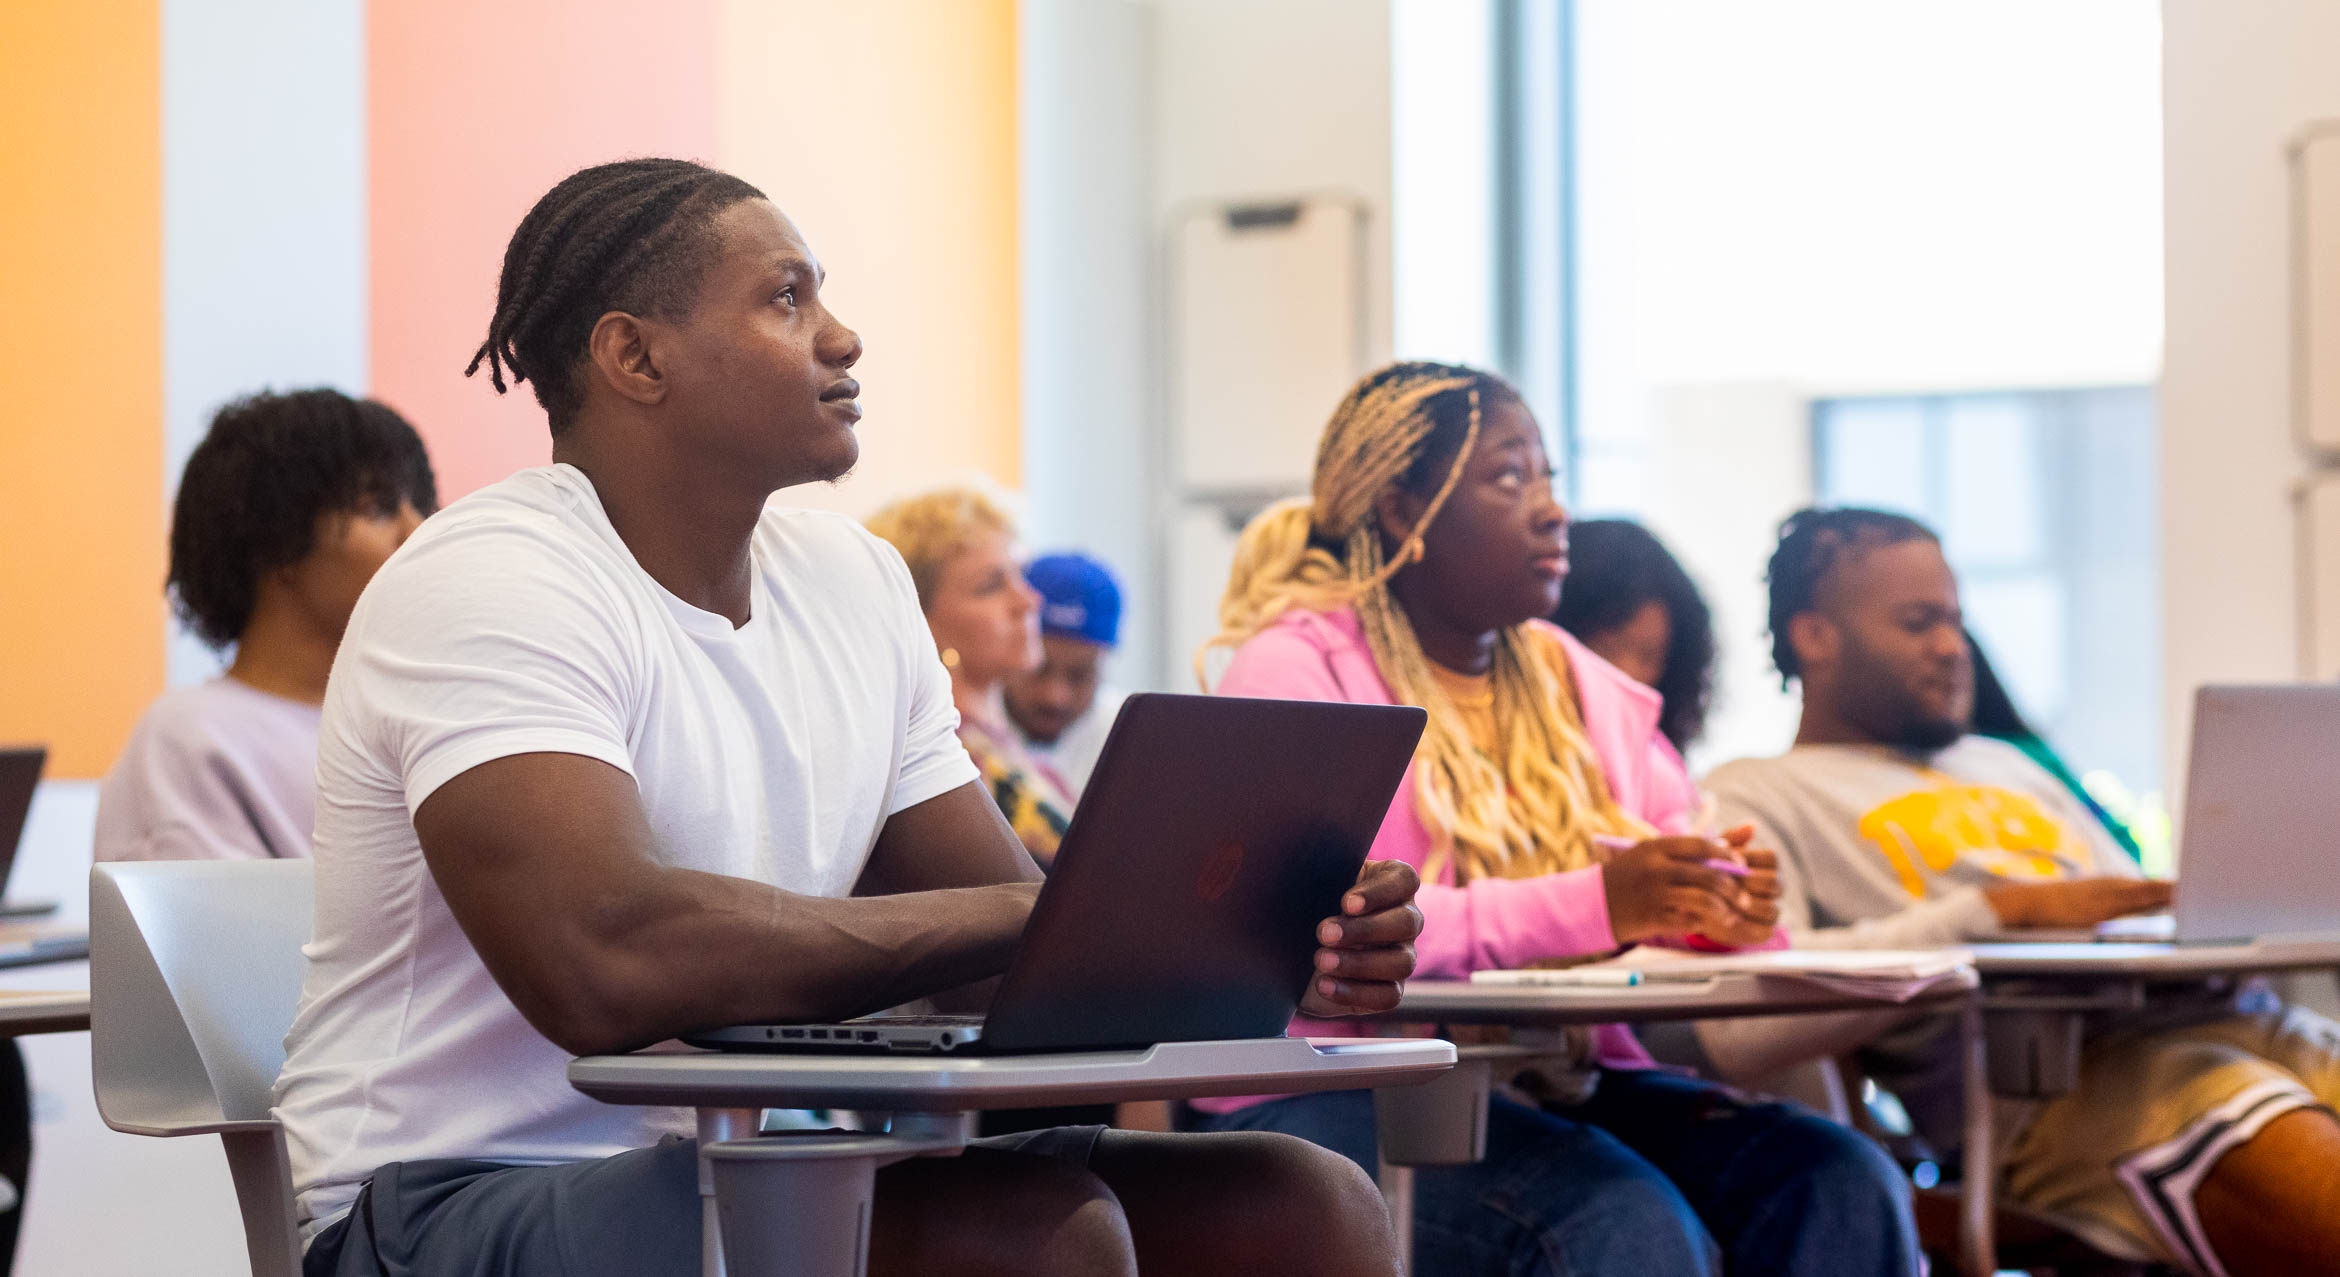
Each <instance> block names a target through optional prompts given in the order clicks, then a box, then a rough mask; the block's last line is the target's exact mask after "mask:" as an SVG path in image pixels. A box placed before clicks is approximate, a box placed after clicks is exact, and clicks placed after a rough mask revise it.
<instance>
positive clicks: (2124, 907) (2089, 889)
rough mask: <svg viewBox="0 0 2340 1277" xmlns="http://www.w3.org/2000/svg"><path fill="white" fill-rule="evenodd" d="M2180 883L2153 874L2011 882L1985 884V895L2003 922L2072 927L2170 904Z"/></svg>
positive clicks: (2005, 924) (2014, 926)
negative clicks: (2150, 876)
mask: <svg viewBox="0 0 2340 1277" xmlns="http://www.w3.org/2000/svg"><path fill="white" fill-rule="evenodd" d="M2176 889H2177V884H2176V883H2174V882H2166V881H2155V880H2153V879H2150V878H2071V879H2066V880H2065V881H2062V882H2009V883H2002V884H2000V885H1998V886H1995V887H1985V888H1983V899H1985V900H1988V901H1990V902H1991V912H1993V913H1996V914H1998V915H1999V925H2000V926H2003V927H2006V928H2008V929H2010V930H2013V929H2017V928H2022V927H2053V928H2059V929H2064V930H2070V929H2073V928H2077V927H2093V926H2095V925H2096V924H2098V923H2100V922H2110V921H2112V920H2113V919H2115V918H2122V917H2127V916H2128V915H2130V914H2132V913H2151V912H2153V911H2154V910H2157V909H2167V908H2169V902H2170V898H2171V897H2172V895H2174V894H2175V892H2176Z"/></svg>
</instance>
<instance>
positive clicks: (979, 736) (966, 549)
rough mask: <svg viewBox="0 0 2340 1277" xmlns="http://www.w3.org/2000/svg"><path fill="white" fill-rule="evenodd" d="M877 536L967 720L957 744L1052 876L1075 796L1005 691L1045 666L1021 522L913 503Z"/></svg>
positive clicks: (930, 497)
mask: <svg viewBox="0 0 2340 1277" xmlns="http://www.w3.org/2000/svg"><path fill="white" fill-rule="evenodd" d="M867 526H868V528H869V530H870V531H871V532H874V533H876V534H877V536H878V538H879V539H880V540H883V541H885V542H887V543H889V544H891V545H892V546H893V547H894V548H895V549H896V550H899V551H900V552H901V554H902V561H903V562H904V563H906V564H908V565H909V567H910V581H911V583H912V584H913V585H915V586H916V587H917V589H918V607H919V610H920V611H922V612H924V613H925V614H926V626H927V629H928V630H929V631H931V632H932V633H933V635H934V645H935V648H936V649H937V650H938V651H939V652H940V653H941V655H942V663H943V666H944V668H946V669H948V670H949V671H950V673H951V702H952V703H953V704H954V705H956V706H957V707H958V711H959V743H960V744H962V745H965V746H966V747H967V754H968V756H969V757H970V758H973V759H974V760H975V766H976V768H977V769H978V770H979V771H981V772H982V774H983V784H984V787H985V788H986V789H988V790H990V791H991V797H992V801H994V802H996V803H998V804H999V810H1000V814H1002V815H1004V816H1006V817H1007V821H1008V825H1009V826H1010V827H1011V828H1013V829H1014V830H1015V831H1016V837H1017V838H1018V839H1019V840H1021V841H1022V842H1023V844H1024V850H1026V851H1029V852H1031V853H1032V859H1034V860H1037V861H1039V862H1040V865H1041V867H1043V868H1046V867H1047V866H1048V865H1049V864H1050V863H1051V862H1053V861H1054V860H1055V859H1056V848H1057V844H1058V843H1060V842H1062V841H1063V839H1064V831H1065V827H1066V825H1067V824H1068V823H1069V822H1070V820H1071V818H1072V808H1073V803H1072V798H1071V797H1070V788H1069V787H1068V786H1067V785H1066V784H1065V783H1064V781H1063V780H1062V779H1060V778H1059V777H1058V776H1057V774H1056V773H1055V771H1054V770H1053V769H1051V768H1050V767H1049V766H1048V765H1047V764H1046V763H1043V762H1041V761H1040V760H1039V759H1036V758H1034V757H1032V755H1031V753H1030V752H1029V751H1027V750H1026V749H1025V748H1024V747H1023V745H1022V743H1021V740H1020V738H1019V737H1018V736H1017V734H1016V731H1015V729H1014V727H1013V726H1012V725H1011V724H1010V722H1009V720H1008V716H1007V707H1006V703H1005V701H1004V700H1003V699H1002V692H1001V688H1002V686H1003V685H1004V684H1005V683H1006V682H1007V679H1008V676H1009V675H1011V674H1020V673H1023V672H1024V671H1027V670H1030V669H1032V668H1034V667H1036V666H1038V665H1039V664H1040V655H1041V652H1040V596H1039V594H1038V593H1036V592H1035V591H1034V590H1033V589H1032V587H1031V586H1030V585H1028V584H1026V583H1025V581H1024V573H1023V568H1022V566H1021V565H1020V564H1019V562H1018V561H1017V558H1016V528H1015V522H1014V521H1013V520H1012V519H1010V518H1009V517H1008V514H1007V511H1005V510H1003V509H1001V508H1000V506H999V504H998V503H997V502H995V501H993V500H991V499H990V498H989V497H986V496H985V495H983V494H982V493H981V492H978V491H976V490H975V489H973V488H941V489H938V490H936V491H933V492H927V493H922V494H920V495H918V496H914V497H905V498H903V499H902V500H899V501H896V502H894V503H893V504H891V505H888V506H887V507H885V508H884V509H882V510H880V511H878V512H877V513H876V514H874V515H872V516H870V518H869V521H868V524H867Z"/></svg>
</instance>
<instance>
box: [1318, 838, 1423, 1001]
mask: <svg viewBox="0 0 2340 1277" xmlns="http://www.w3.org/2000/svg"><path fill="white" fill-rule="evenodd" d="M1421 887H1422V880H1421V878H1420V877H1418V876H1417V875H1416V874H1415V873H1414V869H1413V866H1411V865H1409V864H1407V863H1405V862H1404V861H1402V860H1368V861H1366V862H1365V869H1364V871H1363V872H1362V873H1359V874H1358V875H1357V885H1356V886H1354V887H1351V888H1349V891H1348V894H1346V895H1344V896H1342V897H1341V912H1340V916H1338V917H1334V918H1327V919H1325V920H1324V921H1323V922H1320V923H1318V924H1317V926H1316V942H1317V944H1319V945H1320V946H1322V947H1321V948H1319V949H1318V950H1317V951H1316V976H1315V978H1314V979H1312V980H1310V981H1309V982H1308V992H1307V994H1306V995H1304V996H1303V997H1302V998H1301V999H1300V1010H1301V1012H1302V1013H1303V1014H1306V1015H1313V1016H1317V1017H1319V1018H1321V1019H1339V1018H1341V1017H1342V1016H1349V1015H1372V1014H1375V1013H1378V1012H1382V1011H1387V1010H1390V1009H1392V1008H1394V1007H1396V1006H1397V1004H1398V995H1399V994H1400V993H1402V992H1404V990H1405V981H1406V977H1407V976H1410V975H1412V974H1414V937H1416V936H1419V935H1421V934H1422V911H1421V910H1420V909H1418V908H1416V907H1415V906H1414V893H1415V892H1416V891H1419V890H1420V889H1421Z"/></svg>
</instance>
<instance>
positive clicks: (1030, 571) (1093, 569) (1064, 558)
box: [1024, 554, 1121, 647]
mask: <svg viewBox="0 0 2340 1277" xmlns="http://www.w3.org/2000/svg"><path fill="white" fill-rule="evenodd" d="M1024 580H1026V581H1028V582H1030V583H1031V586H1032V588H1033V589H1034V590H1037V591H1039V594H1040V632H1041V633H1042V634H1054V635H1056V636H1058V637H1060V638H1076V639H1083V640H1086V641H1088V642H1091V643H1095V644H1097V645H1099V646H1101V647H1113V646H1116V645H1117V644H1119V642H1120V641H1121V586H1120V585H1118V584H1117V583H1115V581H1114V580H1113V570H1112V569H1111V568H1108V567H1106V566H1105V565H1104V564H1102V563H1099V562H1098V561H1097V560H1095V559H1092V558H1090V557H1089V556H1088V555H1085V554H1044V555H1042V556H1040V557H1039V558H1037V559H1034V560H1032V561H1031V563H1029V564H1028V565H1026V566H1025V568H1024Z"/></svg>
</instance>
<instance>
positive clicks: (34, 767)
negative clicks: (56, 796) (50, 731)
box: [0, 745, 49, 888]
mask: <svg viewBox="0 0 2340 1277" xmlns="http://www.w3.org/2000/svg"><path fill="white" fill-rule="evenodd" d="M48 760H49V751H48V750H46V749H43V748H41V747H40V746H38V745H34V746H29V747H23V748H16V749H0V888H4V887H6V885H7V883H8V871H9V870H10V869H11V868H13V867H14V866H15V864H16V844H17V842H18V841H19V840H21V839H22V838H23V837H24V822H25V817H27V816H29V815H31V814H32V800H33V791H34V790H36V789H38V788H40V783H41V768H42V766H43V765H45V764H46V763H47V762H48Z"/></svg>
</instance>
